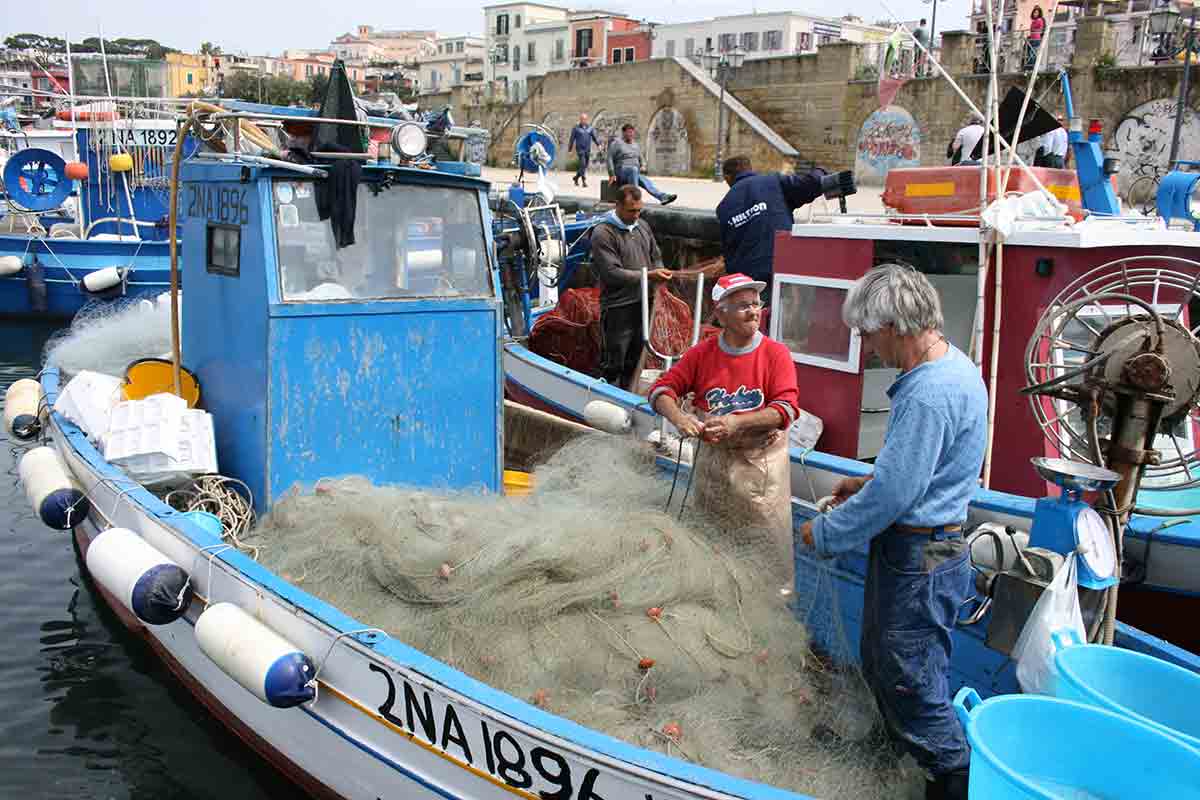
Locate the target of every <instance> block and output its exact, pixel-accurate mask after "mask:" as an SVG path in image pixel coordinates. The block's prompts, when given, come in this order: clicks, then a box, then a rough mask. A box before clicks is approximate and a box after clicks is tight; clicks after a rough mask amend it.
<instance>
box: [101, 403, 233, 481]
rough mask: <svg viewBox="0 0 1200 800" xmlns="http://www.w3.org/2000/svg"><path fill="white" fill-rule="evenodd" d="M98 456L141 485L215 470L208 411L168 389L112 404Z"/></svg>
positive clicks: (214, 454) (210, 420)
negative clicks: (100, 454) (190, 407)
mask: <svg viewBox="0 0 1200 800" xmlns="http://www.w3.org/2000/svg"><path fill="white" fill-rule="evenodd" d="M104 457H105V458H107V459H108V460H109V461H111V462H112V463H113V464H116V465H117V466H120V467H121V468H122V469H124V470H125V472H126V473H128V474H129V475H130V476H131V477H133V478H136V479H137V480H138V481H140V482H141V483H143V484H146V485H156V484H170V483H177V482H181V481H183V480H186V479H187V478H189V477H191V476H193V475H201V474H204V473H208V472H216V471H217V445H216V439H215V437H214V436H213V424H212V415H210V414H209V413H208V412H207V411H200V410H199V409H189V408H188V407H187V403H186V402H185V401H184V400H183V399H182V398H180V397H177V396H175V395H173V394H155V395H151V396H150V397H147V398H145V399H144V400H126V401H124V402H122V403H119V404H118V405H117V406H116V408H114V409H113V412H112V415H111V418H110V426H109V433H108V437H107V439H106V441H105V447H104Z"/></svg>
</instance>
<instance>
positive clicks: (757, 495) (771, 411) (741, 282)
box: [650, 273, 800, 587]
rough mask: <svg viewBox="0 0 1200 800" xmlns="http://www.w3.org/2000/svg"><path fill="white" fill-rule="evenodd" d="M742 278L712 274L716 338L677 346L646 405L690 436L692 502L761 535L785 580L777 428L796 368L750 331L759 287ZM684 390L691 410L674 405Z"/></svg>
mask: <svg viewBox="0 0 1200 800" xmlns="http://www.w3.org/2000/svg"><path fill="white" fill-rule="evenodd" d="M765 286H766V284H765V283H763V282H762V281H756V280H754V279H752V278H750V277H749V276H747V275H742V274H740V273H735V274H733V275H724V276H722V277H721V278H720V279H719V280H718V281H717V283H716V285H715V286H713V290H712V298H713V302H714V303H715V304H716V315H717V319H718V320H719V321H720V323H721V333H720V335H719V336H711V337H709V338H707V339H705V340H703V341H701V342H700V343H699V344H697V345H696V346H695V347H693V348H691V349H690V350H688V351H687V352H686V353H684V355H683V358H681V359H680V360H679V362H678V363H677V364H675V366H673V367H671V369H670V370H668V371H667V372H666V374H664V375H663V376H662V377H661V378H659V380H658V382H657V383H655V384H654V386H652V387H651V389H650V405H651V407H653V408H654V410H655V411H657V412H658V413H659V414H662V415H663V416H664V417H666V418H667V420H668V421H670V423H671V424H672V425H674V426H675V428H676V429H677V430H678V431H679V433H680V434H681V435H683V436H684V437H699V438H700V439H701V441H702V442H703V446H701V447H698V448H697V450H696V456H695V462H694V464H693V469H694V471H695V479H694V482H695V487H696V503H697V505H698V506H699V507H701V508H703V509H705V510H706V511H709V512H710V513H712V514H715V515H717V516H718V517H719V518H720V519H723V520H727V521H728V522H730V523H731V524H733V525H736V526H737V529H738V533H739V535H741V536H743V537H765V538H766V539H767V541H769V542H771V543H772V544H773V545H774V546H775V547H776V549H777V555H778V558H776V559H774V563H773V564H771V565H769V566H770V567H772V568H774V571H775V572H776V573H777V574H776V577H777V578H778V579H779V580H780V581H781V582H782V583H783V584H784V585H786V586H789V587H790V586H791V582H792V570H793V554H792V505H791V502H792V493H791V477H790V476H791V464H790V463H789V459H788V436H787V429H788V428H789V427H791V424H792V423H793V422H795V421H796V417H797V416H799V414H800V407H799V404H798V403H799V390H798V389H797V387H796V368H795V366H794V365H793V363H792V356H791V353H789V352H788V349H787V347H786V346H785V345H783V344H781V343H779V342H776V341H774V340H773V339H769V338H767V337H766V336H764V335H763V334H762V333H761V332H760V331H759V329H758V326H759V317H760V315H761V314H762V307H763V304H762V299H761V297H760V296H759V293H760V292H761V291H762V290H763V289H764V288H765ZM689 393H690V394H692V395H693V400H692V404H693V406H694V408H695V410H696V412H697V413H696V414H693V413H689V412H687V411H684V410H683V408H682V407H681V403H682V401H683V398H684V396H685V395H687V394H689Z"/></svg>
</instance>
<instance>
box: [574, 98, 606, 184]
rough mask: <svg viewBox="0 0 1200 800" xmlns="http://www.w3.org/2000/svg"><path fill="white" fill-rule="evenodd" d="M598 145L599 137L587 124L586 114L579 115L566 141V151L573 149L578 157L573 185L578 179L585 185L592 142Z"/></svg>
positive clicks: (590, 158) (577, 182)
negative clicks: (568, 139)
mask: <svg viewBox="0 0 1200 800" xmlns="http://www.w3.org/2000/svg"><path fill="white" fill-rule="evenodd" d="M593 143H594V144H595V145H596V146H597V147H599V146H600V137H598V136H597V135H596V129H595V128H593V127H592V126H591V125H589V124H588V115H587V114H580V115H579V124H578V125H576V126H575V127H574V128H572V129H571V139H570V141H568V142H567V152H568V153H569V152H571V151H572V150H574V151H575V155H576V156H577V157H578V158H579V166H578V168H576V170H575V177H574V178H572V179H571V180H573V181H574V182H575V185H576V186H578V185H579V182H580V181H583V185H584V186H587V169H588V162H590V161H591V160H592V144H593Z"/></svg>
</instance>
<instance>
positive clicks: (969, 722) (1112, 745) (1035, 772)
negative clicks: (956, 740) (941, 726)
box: [954, 687, 1200, 800]
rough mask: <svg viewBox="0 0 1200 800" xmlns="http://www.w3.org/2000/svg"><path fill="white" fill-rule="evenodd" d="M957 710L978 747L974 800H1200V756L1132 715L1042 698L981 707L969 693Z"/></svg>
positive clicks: (974, 750) (958, 698)
mask: <svg viewBox="0 0 1200 800" xmlns="http://www.w3.org/2000/svg"><path fill="white" fill-rule="evenodd" d="M954 710H955V711H956V712H957V713H958V716H959V719H961V720H962V723H963V728H965V729H966V732H967V740H968V741H969V742H970V743H971V778H970V797H971V800H992V799H993V798H994V799H995V800H1001V799H1003V800H1010V799H1011V798H1020V797H1036V798H1043V799H1046V798H1061V799H1062V800H1066V799H1067V798H1070V800H1076V798H1079V799H1080V800H1084V799H1086V798H1097V799H1098V800H1116V798H1134V797H1169V798H1172V800H1182V799H1183V798H1193V799H1194V798H1200V750H1196V749H1194V748H1192V747H1189V746H1188V745H1186V744H1184V743H1183V742H1182V741H1181V740H1179V739H1177V738H1175V737H1173V736H1168V735H1167V734H1165V733H1162V732H1161V731H1159V730H1158V729H1157V728H1152V727H1150V726H1149V725H1146V724H1144V723H1141V722H1138V721H1136V720H1133V719H1130V718H1128V717H1123V716H1121V715H1119V714H1114V713H1113V712H1111V711H1105V710H1104V709H1102V708H1097V707H1095V706H1090V705H1084V704H1083V703H1076V702H1074V701H1072V700H1060V699H1059V698H1056V697H1042V696H1040V695H1024V694H1009V695H1001V696H999V697H993V698H991V699H989V700H987V701H981V700H980V699H979V695H978V694H977V693H976V692H975V690H974V689H971V688H968V687H963V688H962V689H960V690H959V692H958V694H957V695H955V697H954Z"/></svg>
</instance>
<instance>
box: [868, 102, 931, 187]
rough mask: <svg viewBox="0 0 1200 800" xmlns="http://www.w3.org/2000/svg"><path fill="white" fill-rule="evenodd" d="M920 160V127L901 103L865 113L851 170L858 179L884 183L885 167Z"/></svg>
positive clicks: (906, 164)
mask: <svg viewBox="0 0 1200 800" xmlns="http://www.w3.org/2000/svg"><path fill="white" fill-rule="evenodd" d="M920 163H921V129H920V128H919V127H918V126H917V122H916V120H914V119H913V116H912V114H910V113H908V111H906V110H905V109H903V108H901V107H900V106H887V107H886V108H881V109H879V110H877V111H875V112H873V113H872V114H871V116H869V117H867V119H866V121H864V122H863V124H862V128H861V129H859V132H858V143H857V145H856V147H855V155H854V173H855V176H856V177H857V178H858V181H859V183H863V184H870V183H877V184H879V183H883V179H884V176H885V175H887V173H888V170H890V169H894V168H896V167H915V166H918V165H920Z"/></svg>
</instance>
